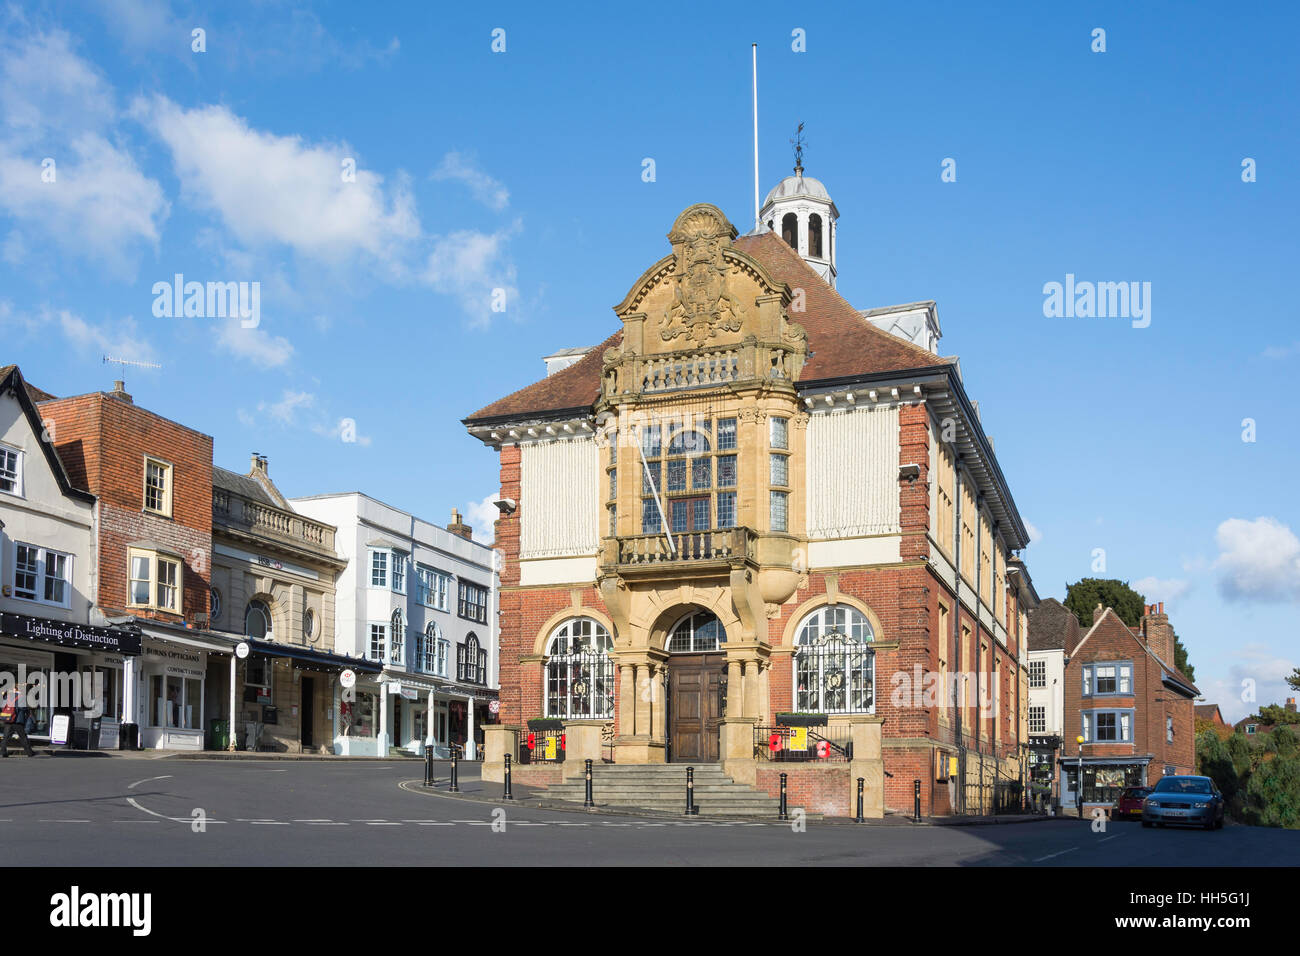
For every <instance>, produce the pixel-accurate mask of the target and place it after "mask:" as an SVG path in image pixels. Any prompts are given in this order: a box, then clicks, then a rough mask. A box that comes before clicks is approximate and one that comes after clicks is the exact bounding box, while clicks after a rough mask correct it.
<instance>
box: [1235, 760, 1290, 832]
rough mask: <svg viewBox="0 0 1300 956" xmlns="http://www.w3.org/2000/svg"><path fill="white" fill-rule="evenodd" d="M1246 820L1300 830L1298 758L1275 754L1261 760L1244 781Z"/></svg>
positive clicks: (1259, 824)
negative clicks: (1248, 778)
mask: <svg viewBox="0 0 1300 956" xmlns="http://www.w3.org/2000/svg"><path fill="white" fill-rule="evenodd" d="M1245 817H1246V822H1247V823H1251V824H1254V825H1255V826H1265V827H1287V828H1288V829H1292V830H1297V829H1300V760H1297V759H1295V758H1293V757H1281V756H1278V757H1275V758H1273V759H1272V760H1266V761H1264V762H1263V763H1261V764H1260V765H1259V766H1258V767H1257V768H1256V769H1255V771H1254V773H1252V774H1251V775H1250V781H1249V783H1247V784H1246V808H1245Z"/></svg>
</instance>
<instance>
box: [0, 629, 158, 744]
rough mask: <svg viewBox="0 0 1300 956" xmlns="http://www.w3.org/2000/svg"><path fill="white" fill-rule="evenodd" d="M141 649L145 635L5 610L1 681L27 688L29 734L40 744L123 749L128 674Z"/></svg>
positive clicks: (0, 650)
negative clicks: (29, 716)
mask: <svg viewBox="0 0 1300 956" xmlns="http://www.w3.org/2000/svg"><path fill="white" fill-rule="evenodd" d="M140 651H141V639H140V635H139V634H138V633H136V632H135V631H134V630H132V629H129V628H119V627H94V626H91V625H86V624H70V623H68V622H66V621H54V620H49V619H46V618H35V617H28V616H27V615H22V614H3V615H0V684H2V685H3V687H4V689H6V690H7V689H9V688H14V689H17V690H20V691H25V692H26V694H27V698H26V702H27V705H28V708H29V710H30V712H31V723H30V724H29V731H28V736H29V737H30V738H31V739H32V740H33V741H36V742H40V743H53V744H55V745H67V746H69V747H73V748H76V749H92V750H116V749H117V748H118V747H119V746H125V744H124V735H123V733H122V727H123V724H124V723H126V722H127V721H126V719H125V718H126V715H127V713H128V712H127V710H126V707H125V701H124V688H125V686H126V684H125V671H126V669H127V668H128V667H129V666H130V665H131V664H132V663H133V662H134V661H135V659H136V657H137V655H139V654H140Z"/></svg>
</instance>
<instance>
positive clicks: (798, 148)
mask: <svg viewBox="0 0 1300 956" xmlns="http://www.w3.org/2000/svg"><path fill="white" fill-rule="evenodd" d="M790 143H791V145H792V146H794V172H795V175H796V176H802V175H803V148H804V145H805V144H804V139H803V123H800V124H799V128H798V129H796V130H795V131H794V139H792V140H790Z"/></svg>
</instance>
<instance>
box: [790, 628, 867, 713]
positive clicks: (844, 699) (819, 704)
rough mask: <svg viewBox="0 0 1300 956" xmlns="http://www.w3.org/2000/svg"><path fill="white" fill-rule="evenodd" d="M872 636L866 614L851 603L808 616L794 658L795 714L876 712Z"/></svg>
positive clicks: (800, 632) (801, 630)
mask: <svg viewBox="0 0 1300 956" xmlns="http://www.w3.org/2000/svg"><path fill="white" fill-rule="evenodd" d="M873 637H874V634H873V633H872V630H871V622H870V621H868V620H867V617H866V615H865V614H863V613H862V612H861V611H859V610H858V609H857V608H854V607H850V606H848V605H846V604H831V605H828V606H826V607H823V608H819V609H818V610H816V611H814V612H813V613H812V614H809V615H808V616H807V617H806V618H804V620H803V623H802V624H801V625H800V626H799V636H798V638H797V643H798V650H796V651H795V655H794V685H795V710H797V711H800V712H804V713H815V714H869V713H873V708H874V704H875V660H874V658H875V652H874V651H873V650H872V649H871V641H872V639H873Z"/></svg>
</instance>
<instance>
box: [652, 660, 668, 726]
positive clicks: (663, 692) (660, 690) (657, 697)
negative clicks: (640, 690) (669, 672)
mask: <svg viewBox="0 0 1300 956" xmlns="http://www.w3.org/2000/svg"><path fill="white" fill-rule="evenodd" d="M665 666H666V665H665V664H664V663H662V662H661V663H660V664H659V665H658V666H656V667H655V675H654V706H655V712H654V725H653V727H652V728H651V730H650V733H651V734H652V735H653V736H654V737H655V738H656V739H657V740H667V739H668V700H667V693H668V691H667V688H665V687H664V668H665Z"/></svg>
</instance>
